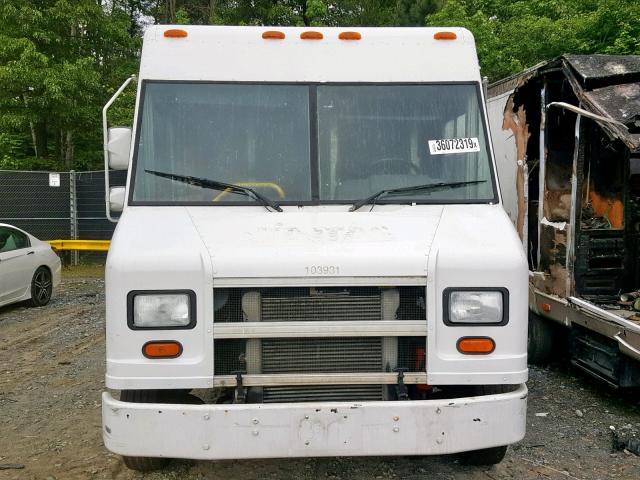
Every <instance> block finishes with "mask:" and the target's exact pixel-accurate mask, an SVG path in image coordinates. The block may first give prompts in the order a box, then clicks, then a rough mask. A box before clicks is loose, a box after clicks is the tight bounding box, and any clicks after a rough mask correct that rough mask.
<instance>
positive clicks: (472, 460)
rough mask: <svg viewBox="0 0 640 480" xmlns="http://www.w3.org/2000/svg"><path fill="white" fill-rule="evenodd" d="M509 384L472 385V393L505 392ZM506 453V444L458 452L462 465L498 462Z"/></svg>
mask: <svg viewBox="0 0 640 480" xmlns="http://www.w3.org/2000/svg"><path fill="white" fill-rule="evenodd" d="M509 388H510V387H509V385H476V386H474V387H472V390H473V391H472V395H492V394H495V393H506V392H508V391H509ZM506 453H507V445H503V446H501V447H491V448H483V449H480V450H471V451H469V452H462V453H459V454H458V459H459V460H460V463H462V464H464V465H496V464H498V463H500V462H501V461H502V460H503V459H504V456H505V455H506Z"/></svg>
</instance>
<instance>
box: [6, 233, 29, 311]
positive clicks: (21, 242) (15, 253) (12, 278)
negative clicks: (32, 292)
mask: <svg viewBox="0 0 640 480" xmlns="http://www.w3.org/2000/svg"><path fill="white" fill-rule="evenodd" d="M34 253H35V252H34V249H33V248H31V242H30V240H29V237H28V236H27V235H25V234H24V233H23V232H21V231H19V230H15V229H13V228H9V227H0V305H2V304H5V303H9V302H11V301H13V300H17V299H18V298H20V297H22V296H23V295H24V294H25V293H26V292H27V289H29V288H30V287H31V275H32V274H33V264H34V261H35V260H34V257H35V255H34Z"/></svg>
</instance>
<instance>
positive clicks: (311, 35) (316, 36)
mask: <svg viewBox="0 0 640 480" xmlns="http://www.w3.org/2000/svg"><path fill="white" fill-rule="evenodd" d="M300 38H301V39H302V40H322V39H323V38H324V35H323V34H322V32H313V31H308V32H302V33H301V34H300Z"/></svg>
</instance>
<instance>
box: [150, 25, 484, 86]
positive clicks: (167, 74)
mask: <svg viewBox="0 0 640 480" xmlns="http://www.w3.org/2000/svg"><path fill="white" fill-rule="evenodd" d="M170 29H179V30H182V31H183V32H184V33H183V34H182V36H181V37H167V36H165V32H166V31H167V30H170ZM267 31H277V32H281V33H282V34H284V38H283V39H265V38H263V34H264V33H265V32H267ZM308 31H313V32H318V33H320V34H321V36H322V38H321V39H315V40H312V39H306V40H305V39H302V38H301V34H302V33H303V32H308ZM354 31H355V32H358V33H359V34H360V39H359V40H341V39H339V34H340V33H342V32H354ZM443 31H446V32H452V33H454V34H455V37H456V38H455V39H443V40H437V39H435V38H434V35H435V34H436V33H438V32H443ZM317 36H320V35H317ZM140 78H141V79H154V80H174V81H180V80H182V81H224V82H234V81H235V82H288V83H290V82H319V83H321V82H346V83H348V82H358V83H360V82H371V83H391V82H397V83H412V82H419V83H424V82H453V81H457V82H471V81H473V82H479V81H480V68H479V65H478V60H477V55H476V49H475V43H474V39H473V35H472V34H471V32H469V31H468V30H466V29H464V28H410V29H409V28H356V27H354V28H312V27H304V28H300V27H228V26H185V25H178V26H167V25H155V26H152V27H149V28H148V29H147V31H146V32H145V35H144V46H143V49H142V59H141V66H140Z"/></svg>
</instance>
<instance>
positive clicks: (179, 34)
mask: <svg viewBox="0 0 640 480" xmlns="http://www.w3.org/2000/svg"><path fill="white" fill-rule="evenodd" d="M163 35H164V36H165V37H166V38H185V37H187V36H188V35H189V34H188V33H187V31H186V30H182V29H181V28H171V29H169V30H165V31H164V34H163Z"/></svg>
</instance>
